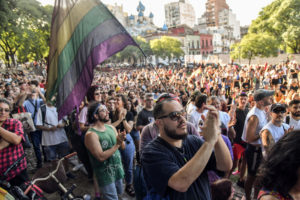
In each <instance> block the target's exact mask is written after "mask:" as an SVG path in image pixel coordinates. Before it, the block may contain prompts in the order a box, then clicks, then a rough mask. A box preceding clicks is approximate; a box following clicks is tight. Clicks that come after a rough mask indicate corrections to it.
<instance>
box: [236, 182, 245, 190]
mask: <svg viewBox="0 0 300 200" xmlns="http://www.w3.org/2000/svg"><path fill="white" fill-rule="evenodd" d="M236 184H237V186H239V187H241V188H244V187H245V181H240V180H238V182H236Z"/></svg>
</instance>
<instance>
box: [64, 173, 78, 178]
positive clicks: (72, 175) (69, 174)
mask: <svg viewBox="0 0 300 200" xmlns="http://www.w3.org/2000/svg"><path fill="white" fill-rule="evenodd" d="M66 176H67V177H68V178H69V179H75V178H76V176H75V175H74V174H72V173H71V172H67V173H66Z"/></svg>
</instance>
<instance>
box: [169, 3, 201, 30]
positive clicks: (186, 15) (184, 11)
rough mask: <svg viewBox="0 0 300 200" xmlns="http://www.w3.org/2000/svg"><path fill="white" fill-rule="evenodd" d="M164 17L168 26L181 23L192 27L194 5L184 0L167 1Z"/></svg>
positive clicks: (193, 22) (193, 23)
mask: <svg viewBox="0 0 300 200" xmlns="http://www.w3.org/2000/svg"><path fill="white" fill-rule="evenodd" d="M165 19H166V25H167V26H168V27H169V28H172V27H176V26H178V25H183V24H185V25H187V26H189V27H191V28H193V27H194V25H195V19H196V17H195V11H194V7H193V6H192V5H191V4H189V3H187V2H185V1H184V0H180V1H179V2H172V3H168V4H166V5H165Z"/></svg>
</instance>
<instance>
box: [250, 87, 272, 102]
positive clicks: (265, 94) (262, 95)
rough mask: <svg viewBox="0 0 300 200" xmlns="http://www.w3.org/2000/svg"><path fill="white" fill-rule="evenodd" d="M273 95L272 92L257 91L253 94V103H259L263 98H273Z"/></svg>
mask: <svg viewBox="0 0 300 200" xmlns="http://www.w3.org/2000/svg"><path fill="white" fill-rule="evenodd" d="M274 94H275V91H274V90H266V89H258V90H256V91H255V92H254V101H260V100H262V99H263V98H265V97H270V96H273V95H274Z"/></svg>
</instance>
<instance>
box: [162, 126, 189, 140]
mask: <svg viewBox="0 0 300 200" xmlns="http://www.w3.org/2000/svg"><path fill="white" fill-rule="evenodd" d="M164 131H165V133H166V135H167V136H168V137H169V138H172V139H174V140H183V139H185V138H186V137H187V132H185V133H184V134H182V135H178V134H176V130H175V129H173V130H172V129H168V128H167V126H165V127H164Z"/></svg>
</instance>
